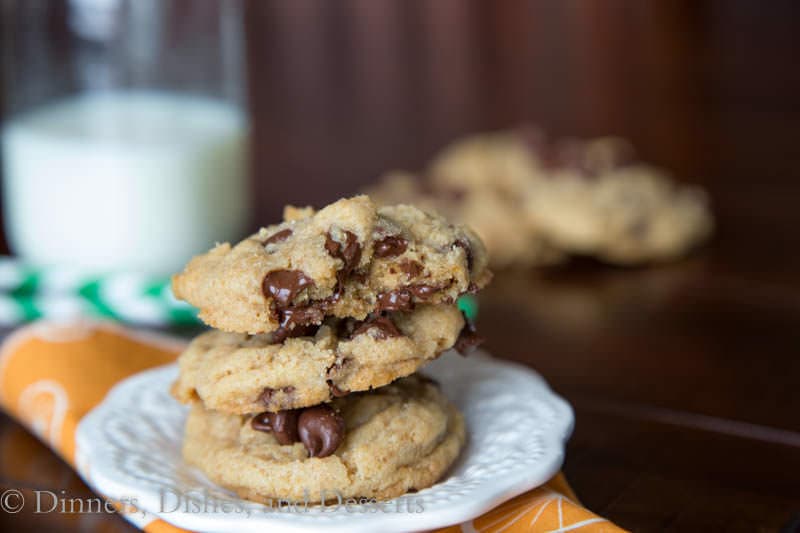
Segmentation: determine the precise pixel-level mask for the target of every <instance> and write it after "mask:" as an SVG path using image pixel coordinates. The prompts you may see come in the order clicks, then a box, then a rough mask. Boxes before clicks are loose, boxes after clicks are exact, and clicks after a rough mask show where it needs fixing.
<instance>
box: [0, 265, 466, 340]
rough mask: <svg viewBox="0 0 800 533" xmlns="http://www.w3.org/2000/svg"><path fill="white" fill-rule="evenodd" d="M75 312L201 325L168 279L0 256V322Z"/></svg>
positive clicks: (135, 320)
mask: <svg viewBox="0 0 800 533" xmlns="http://www.w3.org/2000/svg"><path fill="white" fill-rule="evenodd" d="M458 305H459V308H460V309H461V310H462V311H464V313H465V314H466V315H467V317H469V318H470V319H472V320H475V318H476V317H477V314H478V304H477V300H476V299H475V298H474V297H473V296H469V295H466V296H463V297H461V298H460V299H459V301H458ZM80 316H86V317H94V318H105V319H111V320H118V321H120V322H128V323H131V324H139V325H146V326H154V327H169V326H184V325H196V324H200V321H199V319H198V318H197V311H196V309H195V308H193V307H192V306H190V305H189V304H187V303H185V302H181V301H179V300H176V299H175V297H174V296H173V294H172V289H171V288H170V283H169V278H165V277H152V276H147V275H143V274H134V273H118V274H108V275H96V274H90V273H86V272H81V271H76V270H70V269H55V268H52V269H37V268H31V267H29V266H26V265H24V264H22V263H20V262H19V261H17V260H15V259H12V258H8V257H2V258H0V326H5V327H8V326H14V325H16V324H20V323H23V322H30V321H32V320H37V319H39V318H53V319H67V318H75V317H80Z"/></svg>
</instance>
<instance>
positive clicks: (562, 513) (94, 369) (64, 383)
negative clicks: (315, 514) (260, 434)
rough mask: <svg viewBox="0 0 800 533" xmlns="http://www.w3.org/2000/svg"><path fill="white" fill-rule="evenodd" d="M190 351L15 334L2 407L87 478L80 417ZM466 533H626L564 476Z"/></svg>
mask: <svg viewBox="0 0 800 533" xmlns="http://www.w3.org/2000/svg"><path fill="white" fill-rule="evenodd" d="M183 346H184V342H183V341H179V340H175V339H172V338H168V337H162V336H159V335H155V334H152V333H142V332H135V331H132V330H129V329H125V328H122V327H121V326H118V325H114V324H111V323H102V322H91V321H80V322H71V323H54V322H45V321H43V322H37V323H34V324H33V325H30V326H27V327H25V328H22V329H20V330H18V331H17V332H15V333H14V334H12V335H11V336H10V337H8V339H6V341H5V343H4V344H3V346H2V348H1V349H0V405H1V406H2V407H3V409H5V410H6V411H7V412H8V413H9V414H11V415H12V416H14V417H15V418H16V419H17V420H18V421H19V422H20V423H22V424H23V425H25V426H26V427H27V428H28V429H30V430H31V431H32V432H33V433H35V434H36V435H37V436H38V437H39V438H40V439H41V440H42V441H44V442H45V443H46V444H47V445H48V446H50V447H51V448H52V449H53V450H54V451H55V452H57V453H58V454H59V455H61V457H63V458H64V459H65V460H66V461H67V462H68V463H69V464H70V465H72V466H73V467H74V468H76V470H78V472H79V473H85V472H87V470H86V469H88V468H89V465H87V464H76V461H75V458H76V456H78V454H77V453H76V449H75V447H76V444H75V429H76V427H77V425H78V422H79V421H80V420H81V418H82V417H83V416H84V415H85V414H86V413H88V412H89V410H91V409H92V407H94V406H95V405H97V404H98V403H100V401H102V399H103V397H104V396H105V394H106V393H107V392H108V390H109V389H110V388H111V387H112V386H113V385H114V384H115V383H117V382H118V381H120V380H122V379H124V378H126V377H128V376H130V375H132V374H135V373H136V372H140V371H142V370H145V369H148V368H151V367H155V366H159V365H162V364H165V363H169V362H171V361H173V360H174V359H175V357H176V356H177V354H178V353H180V351H181V349H182V348H183ZM84 477H86V476H85V475H84ZM123 516H125V518H127V519H128V520H130V521H131V522H133V523H134V524H135V525H137V526H138V527H140V528H141V529H144V530H145V531H147V532H162V531H173V532H178V531H183V530H181V529H179V528H176V527H174V526H172V525H170V524H169V523H167V522H165V521H163V520H161V519H159V518H157V517H155V516H154V515H151V514H146V513H141V512H137V513H130V514H124V515H123ZM460 531H479V532H500V531H503V532H506V533H517V532H523V531H576V532H582V533H585V532H599V531H604V532H606V531H608V532H614V531H623V530H621V529H620V528H618V527H617V526H615V525H614V524H612V523H611V522H609V521H608V520H606V519H604V518H601V517H599V516H597V515H595V514H593V513H591V512H590V511H588V510H586V509H585V508H583V507H582V506H581V505H580V504H579V503H578V501H577V499H576V497H575V495H574V494H573V492H572V490H571V489H570V487H569V485H568V484H567V482H566V480H565V479H564V476H563V475H562V474H558V475H556V476H555V477H554V478H553V479H551V480H550V481H549V482H548V483H546V484H545V485H544V486H542V487H539V488H537V489H534V490H531V491H529V492H527V493H525V494H522V495H520V496H517V497H516V498H514V499H513V500H511V501H508V502H506V503H504V504H502V505H500V506H499V507H497V508H496V509H494V510H492V511H490V512H488V513H486V514H485V515H483V516H481V517H479V518H476V519H475V520H473V521H471V522H468V523H464V524H458V525H454V526H451V527H448V528H444V529H441V530H439V532H441V533H450V532H453V533H455V532H460Z"/></svg>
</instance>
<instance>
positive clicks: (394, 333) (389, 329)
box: [351, 316, 403, 339]
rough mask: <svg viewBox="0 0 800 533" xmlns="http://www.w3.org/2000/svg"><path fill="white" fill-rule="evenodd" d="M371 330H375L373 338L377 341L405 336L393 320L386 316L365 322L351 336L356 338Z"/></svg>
mask: <svg viewBox="0 0 800 533" xmlns="http://www.w3.org/2000/svg"><path fill="white" fill-rule="evenodd" d="M370 329H374V330H375V333H374V334H373V336H374V338H376V339H388V338H390V337H402V336H403V334H402V333H400V330H399V329H397V326H395V325H394V322H392V319H391V318H389V317H386V316H376V317H373V318H370V319H368V320H365V321H364V322H362V323H361V325H360V326H358V327H357V328H356V329H355V330H354V331H353V333H352V334H351V336H352V337H355V336H356V335H360V334H362V333H366V332H367V331H369V330H370Z"/></svg>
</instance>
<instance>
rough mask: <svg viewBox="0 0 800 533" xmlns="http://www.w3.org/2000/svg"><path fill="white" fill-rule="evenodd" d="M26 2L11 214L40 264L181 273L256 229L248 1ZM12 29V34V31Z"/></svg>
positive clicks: (13, 118) (17, 15) (15, 58)
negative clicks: (244, 5)
mask: <svg viewBox="0 0 800 533" xmlns="http://www.w3.org/2000/svg"><path fill="white" fill-rule="evenodd" d="M51 4H53V5H58V3H55V2H51V3H40V2H27V1H25V0H18V1H16V2H10V3H4V4H3V7H2V9H4V10H6V11H11V12H10V13H7V12H4V13H0V18H2V19H3V20H4V21H5V22H3V24H6V25H7V27H4V28H0V31H2V33H3V35H5V37H4V39H6V42H4V43H3V49H4V54H5V57H4V58H3V60H4V61H3V63H4V68H5V69H6V70H5V71H4V74H5V76H4V80H5V87H4V88H3V90H4V93H3V102H4V104H5V105H4V108H3V112H2V118H3V122H2V130H1V134H0V140H1V141H2V162H3V166H2V179H3V215H4V221H5V229H6V235H7V238H8V240H9V243H10V245H11V248H12V250H13V251H14V253H16V254H17V255H19V256H20V257H21V258H23V259H24V260H27V261H28V262H30V263H32V264H35V265H40V266H54V267H58V266H69V267H70V268H76V267H77V268H79V269H85V270H87V271H92V272H112V271H138V272H146V273H152V274H157V275H161V274H168V273H171V272H174V271H176V270H178V269H180V268H181V267H182V266H183V264H184V263H185V262H186V261H187V260H188V259H189V258H190V257H191V256H192V255H194V254H196V253H199V252H202V251H204V250H206V249H208V248H209V247H210V246H212V245H213V244H214V242H216V241H225V240H231V239H236V238H238V237H241V236H242V233H243V232H244V231H245V230H246V229H247V224H248V222H249V214H250V210H249V206H248V201H247V200H248V194H247V188H248V180H247V144H248V143H247V139H248V120H247V117H246V115H245V111H244V94H243V92H244V91H243V88H244V80H243V73H242V72H243V69H242V63H243V58H242V55H243V53H242V48H243V47H242V42H243V38H244V37H243V28H242V19H241V5H240V3H239V1H238V0H221V1H219V2H187V1H183V0H71V1H69V2H67V4H66V8H67V12H66V13H59V12H54V9H53V8H54V6H53V5H51ZM7 21H11V22H7Z"/></svg>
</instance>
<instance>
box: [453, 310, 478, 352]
mask: <svg viewBox="0 0 800 533" xmlns="http://www.w3.org/2000/svg"><path fill="white" fill-rule="evenodd" d="M461 314H462V315H463V316H464V327H463V328H461V331H460V332H459V334H458V339H457V340H456V343H455V349H456V351H458V353H460V354H461V355H467V354H468V353H469V352H471V351H472V350H473V349H474V348H475V347H476V346H478V345H479V344H481V343H483V341H484V338H483V337H481V336H480V335H478V330H477V329H476V328H475V324H474V323H473V322H472V321H471V320H470V319H469V318H467V315H465V314H464V312H463V311H462V313H461Z"/></svg>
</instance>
